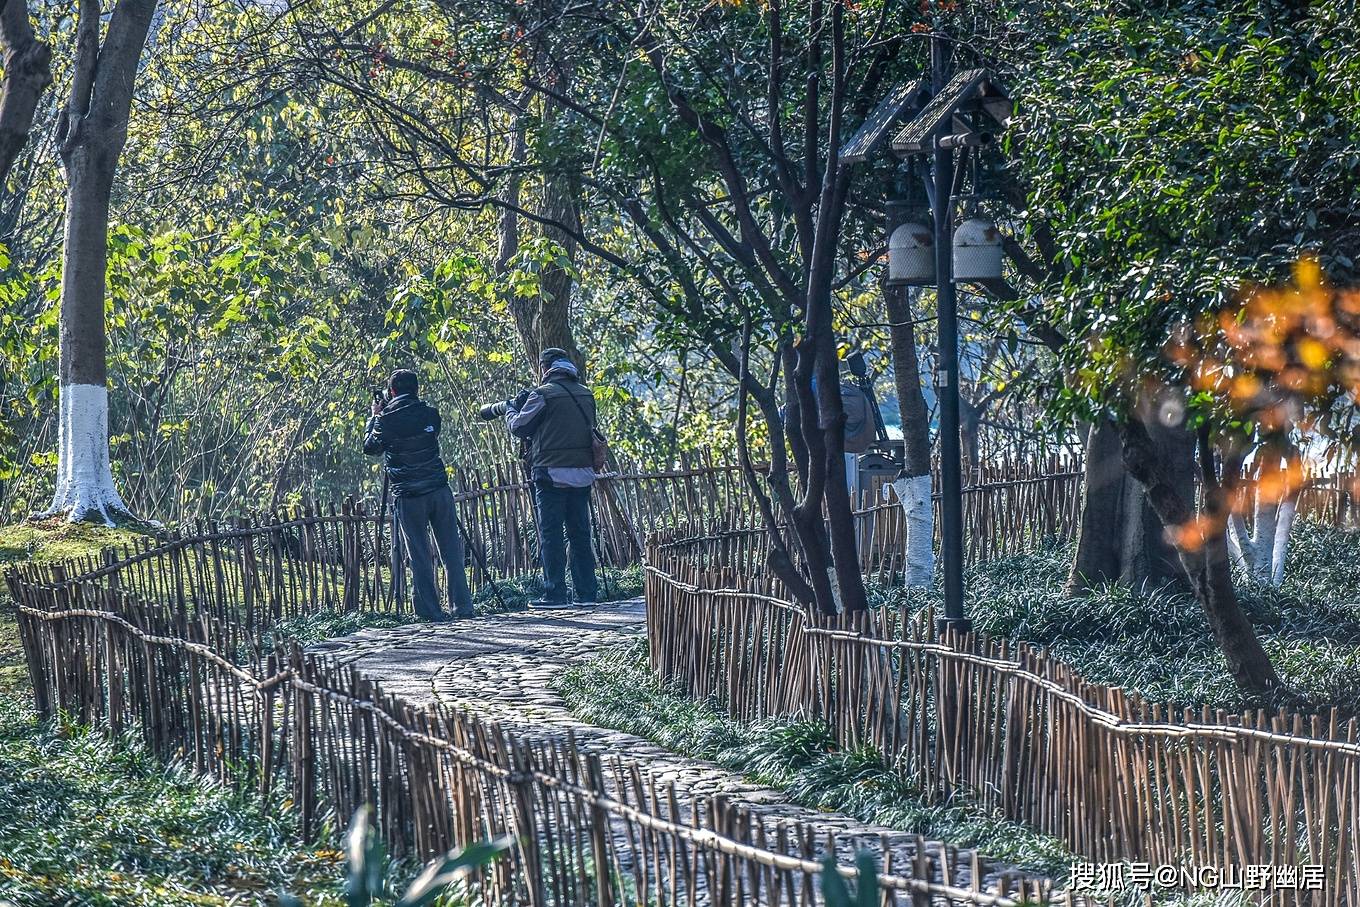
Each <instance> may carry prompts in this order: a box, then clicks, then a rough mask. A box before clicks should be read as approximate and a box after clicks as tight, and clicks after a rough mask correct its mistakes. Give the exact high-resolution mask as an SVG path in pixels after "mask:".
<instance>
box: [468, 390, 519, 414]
mask: <svg viewBox="0 0 1360 907" xmlns="http://www.w3.org/2000/svg"><path fill="white" fill-rule="evenodd" d="M528 399H529V391H527V390H523V391H520V392H519V395H518V396H517V397H515V399H513V400H502V401H500V402H499V403H488V404H486V405H485V406H483V407H482V408H481V409H479V410H477V415H478V416H480V417H481V418H482V419H484V420H486V421H487V422H491V421H493V420H495V419H504V418H505V414H506V413H508V412H509V411H510V410H512V409H513V410H521V409H524V401H525V400H528Z"/></svg>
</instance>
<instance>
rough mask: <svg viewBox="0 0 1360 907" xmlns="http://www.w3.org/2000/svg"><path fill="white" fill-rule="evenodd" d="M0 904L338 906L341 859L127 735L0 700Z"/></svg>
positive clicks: (242, 796)
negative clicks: (287, 893)
mask: <svg viewBox="0 0 1360 907" xmlns="http://www.w3.org/2000/svg"><path fill="white" fill-rule="evenodd" d="M0 803H5V804H6V808H5V809H3V810H0V903H5V902H6V901H8V902H9V903H12V904H15V905H24V907H26V905H35V907H36V905H48V904H91V905H103V904H110V905H111V904H136V905H155V907H160V905H166V907H170V905H183V904H231V903H267V902H269V901H270V900H271V899H272V896H273V894H274V893H275V892H277V891H279V890H281V889H283V888H288V889H290V890H292V891H293V892H295V893H298V894H299V895H300V896H301V897H302V899H303V902H304V903H307V904H316V905H329V904H339V903H342V902H341V900H340V877H341V868H340V866H341V855H340V854H339V853H338V852H337V851H334V850H319V849H317V850H314V849H308V848H305V847H301V846H299V845H298V844H297V843H296V838H295V836H294V829H293V828H292V826H291V825H290V823H289V822H288V820H287V819H286V818H280V817H278V816H275V815H271V814H270V813H268V812H266V811H265V810H264V809H263V808H262V806H261V805H260V804H259V803H258V802H257V801H255V800H254V799H252V798H251V797H250V796H249V795H245V794H241V793H237V792H233V791H232V790H230V789H229V788H225V787H221V786H218V785H216V784H212V783H210V782H207V781H204V780H203V779H201V778H198V777H196V776H194V775H192V774H190V773H189V772H188V771H186V770H184V769H181V768H178V767H169V768H167V767H165V766H163V765H161V764H160V763H159V762H158V761H156V760H155V759H154V758H153V757H152V756H151V755H150V754H149V753H148V752H146V750H145V749H144V748H143V747H142V746H141V745H140V743H139V742H138V741H137V740H135V739H133V738H125V739H121V740H110V739H108V738H107V737H105V736H104V735H102V734H100V733H97V732H93V731H89V730H86V729H82V728H79V727H75V726H72V725H68V724H65V723H63V722H60V721H58V722H50V723H40V722H38V721H37V720H36V716H35V715H34V714H33V713H32V712H31V711H30V710H29V709H28V708H26V707H25V706H23V705H21V704H20V703H19V701H18V700H17V698H15V697H13V696H4V697H0Z"/></svg>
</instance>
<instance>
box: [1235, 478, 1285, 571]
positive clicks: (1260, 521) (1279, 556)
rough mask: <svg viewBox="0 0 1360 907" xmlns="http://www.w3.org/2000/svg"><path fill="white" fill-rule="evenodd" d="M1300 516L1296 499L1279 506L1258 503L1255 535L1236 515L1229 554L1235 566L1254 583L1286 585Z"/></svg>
mask: <svg viewBox="0 0 1360 907" xmlns="http://www.w3.org/2000/svg"><path fill="white" fill-rule="evenodd" d="M1296 514H1297V503H1296V502H1295V500H1294V499H1293V498H1288V499H1286V500H1284V501H1281V502H1278V503H1277V502H1272V501H1267V502H1264V503H1263V502H1261V501H1259V500H1258V501H1257V502H1256V512H1255V517H1254V519H1253V520H1252V527H1251V532H1248V531H1247V524H1246V520H1244V519H1242V516H1241V515H1240V514H1233V515H1232V517H1230V518H1229V520H1228V551H1229V552H1230V553H1231V554H1232V558H1233V562H1234V563H1235V564H1236V565H1237V566H1238V567H1239V568H1240V569H1241V570H1242V571H1243V572H1245V573H1246V574H1247V575H1248V576H1250V577H1251V578H1252V579H1253V580H1255V581H1257V582H1260V583H1265V584H1268V585H1271V586H1275V587H1278V586H1279V585H1280V584H1281V583H1282V582H1284V561H1285V557H1286V555H1287V554H1288V552H1289V533H1290V531H1291V530H1293V528H1294V517H1295V516H1296Z"/></svg>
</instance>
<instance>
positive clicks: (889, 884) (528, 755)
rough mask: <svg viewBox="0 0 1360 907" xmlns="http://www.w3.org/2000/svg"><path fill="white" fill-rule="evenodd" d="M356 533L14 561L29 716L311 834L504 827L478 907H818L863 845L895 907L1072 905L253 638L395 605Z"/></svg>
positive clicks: (333, 521)
mask: <svg viewBox="0 0 1360 907" xmlns="http://www.w3.org/2000/svg"><path fill="white" fill-rule="evenodd" d="M362 529H363V526H362V520H359V519H358V518H357V517H356V516H355V515H354V514H346V513H345V512H344V511H343V509H342V511H341V512H339V513H338V514H337V515H336V516H335V517H334V518H332V517H331V516H330V515H329V514H328V515H326V516H324V517H321V516H316V515H313V516H311V517H307V516H303V517H301V518H299V519H293V520H284V521H280V522H279V523H272V524H266V525H263V526H260V527H256V528H255V529H253V530H252V529H249V528H244V527H237V528H233V529H220V528H219V529H217V530H216V531H214V532H208V533H201V534H198V535H195V536H193V537H190V538H185V539H180V540H177V541H175V542H169V543H166V544H163V545H161V546H158V547H156V548H153V549H147V550H145V551H142V552H139V553H137V554H134V555H133V556H132V557H130V558H128V559H127V561H126V562H115V563H109V564H106V565H102V566H99V565H91V564H86V565H84V566H85V567H87V568H90V569H87V570H85V572H84V573H83V575H81V576H80V577H79V578H75V577H73V576H72V575H71V573H70V571H69V570H68V569H66V568H60V567H57V568H49V569H37V568H32V567H30V568H28V569H26V570H23V571H18V570H11V571H9V572H8V573H7V581H8V585H9V589H10V592H11V594H12V595H13V597H14V599H15V601H16V603H17V606H18V615H19V627H20V633H21V637H22V640H23V644H24V651H25V654H26V657H27V659H28V668H29V673H30V676H31V677H32V680H33V688H34V695H35V700H36V702H37V706H38V708H39V709H40V710H41V711H42V712H44V713H47V714H51V713H53V712H55V711H57V710H60V711H62V712H64V713H66V714H69V715H70V716H71V717H73V718H74V719H75V720H78V721H81V722H85V723H89V724H92V725H95V726H99V727H104V728H108V729H109V730H110V731H112V732H114V733H121V732H135V733H139V734H140V735H141V736H142V738H143V739H144V740H145V742H146V744H147V746H148V747H149V748H150V749H152V750H153V751H154V752H155V753H157V754H158V755H159V756H160V757H162V758H164V759H167V760H178V761H181V762H183V763H185V764H187V765H189V766H191V767H192V768H193V769H194V770H196V771H197V772H200V773H202V774H204V775H207V776H211V777H214V778H217V779H219V780H221V781H222V782H223V783H227V784H233V785H237V786H241V787H252V788H255V789H257V790H258V792H259V793H260V795H261V796H262V797H263V798H264V799H265V800H266V802H267V803H269V804H271V805H272V806H273V807H275V808H284V806H285V804H286V806H287V808H289V809H291V810H293V811H294V812H295V813H296V815H297V816H298V819H299V822H300V825H301V827H302V829H303V831H304V833H305V834H306V835H308V836H309V837H318V836H323V835H325V834H327V833H328V831H330V830H334V829H335V828H337V827H340V826H341V825H343V824H344V822H345V820H346V819H347V817H348V816H349V815H351V814H352V812H353V811H354V810H355V809H356V808H357V807H358V806H360V805H362V804H365V803H367V804H372V805H373V807H374V821H375V823H376V825H377V828H378V829H379V831H380V832H381V833H382V834H383V836H384V838H385V839H386V840H387V841H388V843H389V846H390V847H391V848H392V850H393V851H394V852H395V853H396V854H399V855H409V856H414V857H418V858H428V857H432V856H435V855H437V854H440V853H443V852H445V851H447V850H449V849H450V848H452V847H455V846H458V845H460V844H465V843H468V842H470V841H473V840H478V839H485V838H494V837H500V836H502V835H509V836H510V837H511V838H513V839H514V841H515V842H516V846H515V847H513V848H512V849H511V850H510V851H509V852H508V854H507V855H506V856H504V857H503V858H502V859H500V860H498V861H497V862H496V863H495V864H493V865H492V866H490V867H488V868H486V869H484V870H483V871H481V872H479V873H478V874H477V876H476V877H475V878H474V880H473V882H474V885H475V887H476V889H477V890H478V893H479V894H480V896H481V897H482V898H483V900H484V902H486V903H494V904H505V905H517V904H525V905H545V907H546V905H597V904H598V905H632V904H636V905H650V904H662V905H681V904H686V905H699V904H713V905H747V904H768V905H785V904H787V905H816V904H821V903H823V900H822V896H821V893H820V878H819V877H820V875H821V873H822V872H823V871H824V868H823V864H822V862H821V861H822V860H824V859H826V858H827V857H830V858H831V859H832V861H833V865H834V866H835V871H837V872H838V873H841V874H843V875H846V876H851V877H853V876H854V875H855V874H856V873H855V869H854V867H853V862H852V860H853V854H854V853H855V852H857V851H859V850H869V851H870V852H874V853H877V854H879V855H880V856H882V857H883V859H881V860H880V862H879V866H880V872H879V873H878V874H877V876H876V878H874V879H873V880H872V881H870V884H874V885H875V886H876V887H877V889H878V891H879V901H878V903H881V904H885V905H911V907H924V905H995V907H1014V905H1018V904H1019V903H1021V901H1022V900H1023V899H1026V898H1027V899H1029V901H1030V902H1031V903H1049V902H1054V903H1066V904H1076V903H1082V902H1081V901H1079V900H1078V899H1076V898H1074V897H1072V896H1069V895H1065V894H1064V895H1057V896H1055V895H1053V894H1052V892H1051V884H1050V883H1049V882H1047V881H1045V880H1042V879H1029V878H1025V877H1023V876H1021V875H1019V874H1017V873H1004V872H1003V873H1000V874H999V875H996V874H993V875H994V876H995V877H994V879H993V881H992V882H991V883H990V885H989V888H988V889H987V890H984V889H983V886H982V883H981V880H982V879H983V878H984V872H983V869H982V866H981V865H980V864H979V863H978V861H977V859H976V858H973V860H972V862H971V865H969V864H967V863H964V862H962V861H960V859H959V855H958V853H957V851H956V850H954V849H952V848H949V847H946V846H944V845H941V844H927V842H924V841H922V840H919V839H918V840H917V842H916V845H915V847H914V848H913V853H914V857H913V858H912V859H910V860H900V861H898V862H897V863H894V861H893V855H894V851H893V850H891V849H889V848H888V847H887V845H886V842H884V841H881V840H878V839H876V838H861V837H858V836H852V835H830V836H827V835H824V834H822V833H819V832H818V831H816V830H815V828H814V827H813V826H810V825H808V824H807V823H804V822H801V821H796V820H790V819H784V818H777V817H773V816H771V815H769V814H768V811H760V812H753V811H751V810H748V809H745V808H742V807H740V806H738V805H736V804H733V803H732V802H730V801H729V800H728V799H726V798H724V797H723V796H721V795H720V794H718V793H715V794H714V795H713V796H711V797H700V798H695V797H686V798H682V797H680V796H679V795H678V794H677V792H676V790H675V788H674V787H673V786H672V785H670V784H667V783H665V782H661V781H658V780H657V779H654V778H652V777H650V776H649V775H648V774H646V773H645V772H644V771H643V770H642V769H641V768H640V767H639V765H638V763H637V762H636V761H632V760H628V759H626V758H619V757H616V758H612V759H609V760H604V759H601V758H600V757H599V756H597V755H594V754H590V753H585V752H582V751H581V750H579V749H578V748H577V747H576V746H575V743H574V741H572V740H571V739H566V740H562V741H558V742H554V743H544V742H538V741H535V742H527V741H524V740H520V739H516V738H515V737H514V736H512V735H510V734H507V733H505V732H503V731H502V730H501V729H500V728H499V727H497V726H496V725H494V724H490V723H487V722H483V721H479V720H478V719H477V718H476V717H475V716H473V715H471V714H466V713H461V712H452V711H449V710H447V709H444V708H440V707H430V708H415V707H413V706H411V705H409V704H407V703H404V702H402V701H400V700H397V699H394V698H392V697H390V696H386V695H384V694H383V692H382V690H381V689H379V688H378V686H377V685H376V684H374V683H373V682H371V681H370V680H368V679H366V678H364V677H363V676H362V675H360V674H358V673H356V672H354V671H353V670H351V669H349V668H345V667H341V666H339V665H338V664H336V663H334V662H332V661H330V660H327V659H325V658H324V657H318V656H315V655H309V654H307V653H305V652H304V651H303V650H302V649H301V647H300V646H299V645H298V644H297V643H296V642H293V641H290V640H288V639H277V638H276V639H274V640H273V641H272V645H270V646H265V645H263V640H262V638H261V636H260V634H262V633H263V632H264V631H265V630H268V629H270V628H271V627H274V628H276V627H277V624H276V623H275V622H276V621H277V619H278V618H279V617H280V616H281V615H282V616H288V615H293V614H297V613H301V612H302V611H304V610H305V608H306V607H307V606H306V605H305V601H306V600H307V599H308V598H309V597H317V598H318V599H320V600H326V599H327V597H328V596H329V600H331V601H333V602H334V601H343V600H345V598H346V590H347V589H349V590H351V592H352V594H353V595H354V596H355V597H356V598H357V600H358V602H359V603H360V605H361V606H379V607H381V606H383V605H384V599H383V598H382V597H381V595H368V594H366V592H367V590H371V589H372V586H370V585H368V584H367V583H366V580H365V577H364V576H363V574H362V573H358V574H356V573H355V572H353V571H347V570H345V569H344V567H345V564H344V563H341V564H338V565H337V564H332V563H330V562H329V561H327V560H326V559H325V558H321V557H319V555H318V552H322V551H327V550H335V551H341V552H345V551H351V552H352V551H353V550H355V547H356V546H357V545H358V544H359V539H360V538H361V535H360V532H361V531H362ZM295 533H296V534H295ZM299 537H300V538H301V540H302V541H301V542H300V543H299V544H298V545H294V546H289V545H287V544H284V540H287V539H296V538H299ZM152 564H154V565H156V566H157V567H159V568H163V569H164V572H165V574H166V575H165V576H159V575H158V570H155V569H150V568H148V567H146V566H145V565H152ZM330 567H337V568H338V569H335V570H330V569H327V568H330Z"/></svg>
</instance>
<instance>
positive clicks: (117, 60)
mask: <svg viewBox="0 0 1360 907" xmlns="http://www.w3.org/2000/svg"><path fill="white" fill-rule="evenodd" d="M155 8H156V3H155V0H120V2H119V3H118V4H117V5H116V6H115V7H114V10H113V12H112V13H111V14H110V15H109V17H108V25H107V28H106V29H105V31H104V41H103V45H102V47H101V45H100V41H99V36H100V26H101V17H100V8H99V5H98V4H93V5H87V4H83V3H82V4H81V7H80V18H79V20H78V22H77V24H76V58H75V63H74V67H73V76H72V85H71V95H70V99H69V100H68V102H67V104H66V107H65V109H64V110H63V111H62V116H61V121H60V123H59V126H58V129H57V138H58V141H59V142H60V151H61V159H62V164H63V167H64V169H65V172H66V184H67V190H66V236H65V243H64V245H63V248H62V273H61V311H60V316H61V317H60V322H61V325H60V336H61V346H60V387H59V397H58V404H59V407H60V411H61V418H60V421H59V423H58V426H59V427H58V442H57V443H58V460H57V482H56V491H55V493H54V494H53V496H52V506H51V508H49V510H48V514H49V515H56V514H58V513H65V514H66V515H67V518H68V519H69V520H71V521H72V522H74V521H76V520H83V519H87V518H89V517H91V516H96V515H97V516H99V517H102V518H103V519H104V521H105V522H112V520H111V519H110V517H111V516H113V515H128V509H127V505H125V504H124V503H123V500H122V498H121V497H119V495H118V491H117V489H116V488H115V487H114V484H113V473H112V470H111V469H110V464H109V430H108V420H109V401H108V386H107V379H108V375H107V371H106V370H107V360H106V340H105V333H104V293H105V289H106V286H105V270H106V268H107V265H108V227H109V196H110V194H111V193H112V190H113V176H114V172H115V170H116V168H117V166H118V156H119V154H121V153H122V150H123V144H124V142H126V140H127V125H128V111H129V109H130V107H131V104H132V87H133V82H134V79H135V77H136V74H137V62H138V60H139V59H140V58H141V54H142V48H143V47H145V45H146V34H147V29H148V28H149V27H150V25H151V15H152V13H153V12H154V11H155Z"/></svg>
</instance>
